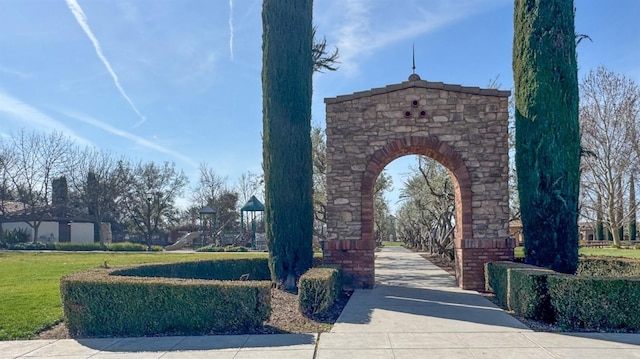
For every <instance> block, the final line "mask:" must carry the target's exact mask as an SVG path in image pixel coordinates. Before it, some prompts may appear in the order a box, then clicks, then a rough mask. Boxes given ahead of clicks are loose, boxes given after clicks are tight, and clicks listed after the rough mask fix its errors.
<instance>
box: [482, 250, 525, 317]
mask: <svg viewBox="0 0 640 359" xmlns="http://www.w3.org/2000/svg"><path fill="white" fill-rule="evenodd" d="M528 267H530V266H528V265H526V264H523V263H517V262H510V261H498V262H489V263H487V264H485V270H484V273H485V289H486V290H487V291H488V292H493V293H494V294H495V296H496V299H497V300H498V303H500V306H502V307H504V308H509V275H508V274H509V269H512V268H528Z"/></svg>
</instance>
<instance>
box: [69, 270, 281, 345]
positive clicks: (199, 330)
mask: <svg viewBox="0 0 640 359" xmlns="http://www.w3.org/2000/svg"><path fill="white" fill-rule="evenodd" d="M234 261H235V260H223V261H220V262H225V263H227V264H229V262H234ZM188 263H189V262H187V263H185V264H188ZM232 266H233V265H232ZM144 267H149V266H144ZM187 267H189V265H187ZM197 268H198V269H202V268H204V267H197ZM209 268H211V267H209ZM135 269H136V268H129V269H105V268H99V269H93V270H89V271H85V272H80V273H76V274H72V275H68V276H65V277H63V278H62V279H61V283H60V292H61V296H62V303H63V311H64V318H65V323H66V325H67V327H68V328H69V332H70V333H71V334H72V335H80V336H141V335H169V334H171V335H187V334H206V333H215V332H229V331H238V332H241V331H245V330H250V329H252V328H256V327H259V326H261V325H262V324H263V323H264V321H266V320H267V319H268V318H269V315H270V312H271V283H270V282H269V281H220V280H204V279H184V278H166V277H155V278H149V277H135V276H123V275H116V273H117V272H123V271H127V270H129V271H134V270H135ZM146 269H147V270H148V269H149V268H146ZM168 272H170V271H168ZM176 272H180V271H176Z"/></svg>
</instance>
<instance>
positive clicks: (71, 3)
mask: <svg viewBox="0 0 640 359" xmlns="http://www.w3.org/2000/svg"><path fill="white" fill-rule="evenodd" d="M66 1H67V6H68V7H69V10H71V13H73V16H75V18H76V20H77V21H78V24H79V25H80V27H81V28H82V30H83V31H84V33H85V34H87V37H88V38H89V40H91V42H92V43H93V47H94V48H95V49H96V54H97V55H98V58H100V61H102V63H103V64H104V66H105V67H106V68H107V71H108V72H109V74H111V77H112V78H113V82H114V83H115V85H116V87H117V88H118V91H120V94H121V95H122V97H124V99H125V100H127V102H128V103H129V105H131V108H132V109H133V111H134V112H135V113H136V114H137V115H138V116H139V117H140V119H141V121H140V122H138V123H137V124H136V126H138V125H140V124H142V123H143V122H144V121H146V120H147V118H146V117H144V116H142V114H141V113H140V111H138V108H137V107H136V105H134V104H133V101H131V99H130V98H129V96H128V95H127V93H126V92H125V91H124V89H123V88H122V86H121V85H120V81H119V80H118V75H116V73H115V71H113V68H112V67H111V64H110V63H109V61H108V60H107V58H106V57H105V56H104V54H103V53H102V48H101V47H100V43H99V42H98V39H96V37H95V36H94V35H93V32H92V31H91V29H90V28H89V24H88V23H87V16H86V15H85V14H84V11H82V8H81V7H80V4H78V1H77V0H66Z"/></svg>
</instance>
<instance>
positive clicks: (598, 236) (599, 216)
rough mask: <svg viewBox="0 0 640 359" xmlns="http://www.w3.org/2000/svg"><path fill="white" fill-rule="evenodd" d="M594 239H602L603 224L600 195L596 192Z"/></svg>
mask: <svg viewBox="0 0 640 359" xmlns="http://www.w3.org/2000/svg"><path fill="white" fill-rule="evenodd" d="M596 206H597V207H596V240H599V241H603V240H604V224H603V223H602V195H600V194H598V203H597V204H596Z"/></svg>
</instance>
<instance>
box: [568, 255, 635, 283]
mask: <svg viewBox="0 0 640 359" xmlns="http://www.w3.org/2000/svg"><path fill="white" fill-rule="evenodd" d="M576 275H578V276H583V277H614V278H626V277H640V261H638V260H633V259H625V258H612V257H609V258H601V257H596V258H581V259H580V262H579V263H578V269H577V270H576Z"/></svg>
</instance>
